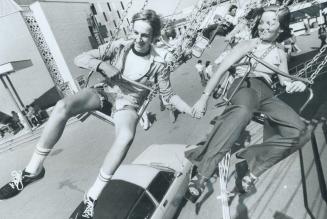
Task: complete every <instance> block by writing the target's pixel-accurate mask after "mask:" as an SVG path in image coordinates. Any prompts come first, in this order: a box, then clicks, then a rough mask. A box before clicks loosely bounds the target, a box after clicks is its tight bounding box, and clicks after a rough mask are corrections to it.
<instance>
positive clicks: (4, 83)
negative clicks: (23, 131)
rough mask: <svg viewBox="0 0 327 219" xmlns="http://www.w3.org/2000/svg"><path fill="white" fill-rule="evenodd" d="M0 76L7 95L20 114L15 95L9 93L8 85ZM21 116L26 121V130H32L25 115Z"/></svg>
mask: <svg viewBox="0 0 327 219" xmlns="http://www.w3.org/2000/svg"><path fill="white" fill-rule="evenodd" d="M0 78H1V81H2V83H3V85H4V87H5V88H6V90H7V91H8V94H9V96H10V97H11V99H12V100H13V102H14V103H15V106H16V108H17V109H18V112H19V113H20V114H22V112H21V110H20V108H19V106H18V103H17V102H16V100H15V97H14V95H13V94H12V93H11V91H10V89H9V87H8V86H7V84H6V82H5V80H4V79H3V77H1V76H0ZM22 115H23V114H22ZM22 118H23V119H24V121H25V123H26V125H27V128H28V130H29V131H30V132H32V127H31V126H30V124H29V123H28V121H27V118H26V117H25V115H23V116H22Z"/></svg>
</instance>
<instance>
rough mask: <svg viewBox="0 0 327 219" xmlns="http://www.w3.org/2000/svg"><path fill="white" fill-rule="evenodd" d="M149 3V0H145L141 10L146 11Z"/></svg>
mask: <svg viewBox="0 0 327 219" xmlns="http://www.w3.org/2000/svg"><path fill="white" fill-rule="evenodd" d="M148 3H149V0H145V1H144V3H143V6H142V8H141V11H144V9H145V7H146V6H147V5H148Z"/></svg>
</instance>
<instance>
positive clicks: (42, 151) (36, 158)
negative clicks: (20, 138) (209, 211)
mask: <svg viewBox="0 0 327 219" xmlns="http://www.w3.org/2000/svg"><path fill="white" fill-rule="evenodd" d="M50 151H51V149H49V148H44V147H41V146H38V145H37V146H36V148H35V150H34V153H33V155H32V158H31V160H30V162H29V163H28V164H27V166H26V168H25V171H26V172H28V173H30V174H31V175H37V174H39V173H40V171H41V169H42V167H43V162H44V160H45V159H46V158H47V156H48V154H49V153H50Z"/></svg>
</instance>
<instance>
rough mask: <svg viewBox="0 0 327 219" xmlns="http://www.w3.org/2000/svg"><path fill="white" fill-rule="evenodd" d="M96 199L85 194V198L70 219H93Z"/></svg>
mask: <svg viewBox="0 0 327 219" xmlns="http://www.w3.org/2000/svg"><path fill="white" fill-rule="evenodd" d="M95 204H96V201H95V200H93V199H92V198H91V197H88V196H86V195H85V196H84V200H83V201H82V202H81V203H80V204H79V205H78V207H77V208H76V209H75V211H74V212H73V214H72V215H70V217H69V219H85V218H87V219H92V218H93V215H94V207H95Z"/></svg>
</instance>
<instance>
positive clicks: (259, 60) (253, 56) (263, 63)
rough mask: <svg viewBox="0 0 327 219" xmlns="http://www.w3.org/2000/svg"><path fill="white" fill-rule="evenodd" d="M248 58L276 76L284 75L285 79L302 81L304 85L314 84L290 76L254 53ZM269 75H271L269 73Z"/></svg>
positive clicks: (304, 79)
mask: <svg viewBox="0 0 327 219" xmlns="http://www.w3.org/2000/svg"><path fill="white" fill-rule="evenodd" d="M246 56H248V57H249V58H253V59H255V60H256V61H257V62H259V63H260V64H262V65H264V66H265V67H267V68H269V69H271V70H273V71H274V72H275V73H276V74H279V75H282V76H284V77H287V78H290V79H293V80H295V81H302V82H304V83H307V84H313V82H312V81H310V80H308V79H306V78H301V77H297V76H293V75H289V74H287V73H285V72H282V71H281V70H280V69H278V68H277V67H275V66H273V65H271V64H269V63H267V62H265V61H263V60H261V59H260V58H259V57H257V56H255V55H254V54H253V53H248V54H247V55H246ZM267 74H269V73H267Z"/></svg>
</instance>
